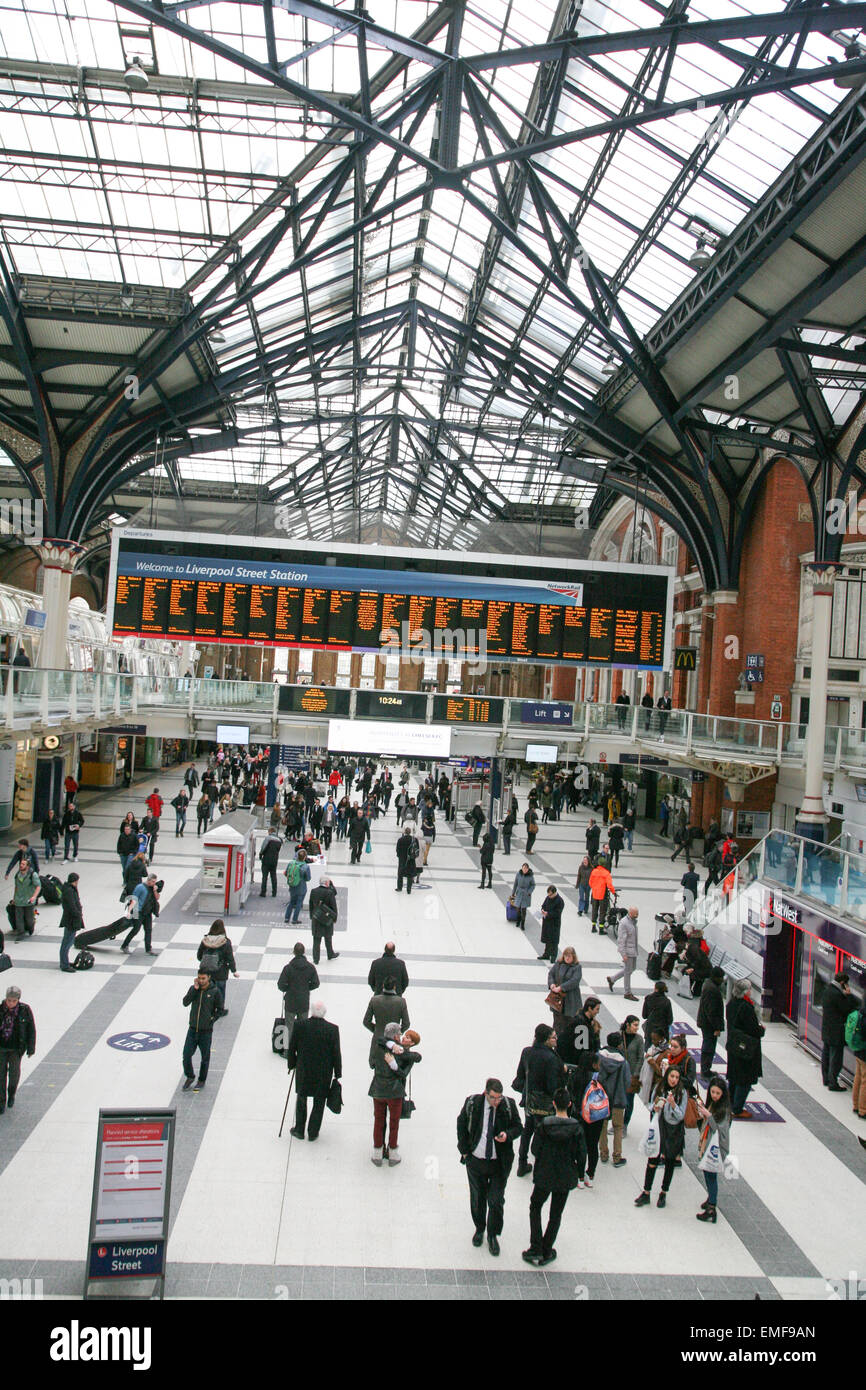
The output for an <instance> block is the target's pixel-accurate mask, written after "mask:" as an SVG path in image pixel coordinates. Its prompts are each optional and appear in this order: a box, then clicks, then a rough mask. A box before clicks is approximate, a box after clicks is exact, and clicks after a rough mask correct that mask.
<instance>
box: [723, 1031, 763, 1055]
mask: <svg viewBox="0 0 866 1390" xmlns="http://www.w3.org/2000/svg"><path fill="white" fill-rule="evenodd" d="M760 1045H761V1042H760V1038H753V1037H752V1035H751V1033H741V1032H740V1030H739V1028H733V1029H731V1030H730V1032H729V1033H728V1056H729V1057H736V1058H738V1059H739V1060H740V1061H741V1062H752V1061H754V1059H755V1058H756V1057H757V1055H758V1048H759V1047H760Z"/></svg>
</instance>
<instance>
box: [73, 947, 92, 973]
mask: <svg viewBox="0 0 866 1390" xmlns="http://www.w3.org/2000/svg"><path fill="white" fill-rule="evenodd" d="M95 959H96V958H95V956H94V955H93V952H92V951H79V952H78V955H77V956H76V957H75V960H74V961H73V962H72V969H73V970H90V969H91V968H92V966H93V963H94V960H95Z"/></svg>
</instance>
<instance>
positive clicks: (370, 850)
mask: <svg viewBox="0 0 866 1390" xmlns="http://www.w3.org/2000/svg"><path fill="white" fill-rule="evenodd" d="M364 853H365V854H372V853H373V846H372V845H371V844H370V841H369V840H368V841H367V843H366V844H365V845H364Z"/></svg>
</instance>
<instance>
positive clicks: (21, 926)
mask: <svg viewBox="0 0 866 1390" xmlns="http://www.w3.org/2000/svg"><path fill="white" fill-rule="evenodd" d="M41 888H42V884H41V883H40V882H39V875H38V874H37V873H36V872H35V871H34V869H33V868H32V866H31V864H30V861H29V859H22V860H20V861H19V864H18V869H17V871H16V874H15V878H14V879H13V894H12V913H13V916H14V918H15V922H14V926H15V940H16V941H20V940H21V938H22V936H32V935H33V928H34V927H35V925H36V899H37V898H38V897H39V893H40V891H41Z"/></svg>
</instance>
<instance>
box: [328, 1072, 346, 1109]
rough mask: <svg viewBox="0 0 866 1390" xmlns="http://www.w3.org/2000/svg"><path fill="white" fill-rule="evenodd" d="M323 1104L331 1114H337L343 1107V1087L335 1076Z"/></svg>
mask: <svg viewBox="0 0 866 1390" xmlns="http://www.w3.org/2000/svg"><path fill="white" fill-rule="evenodd" d="M325 1104H326V1105H327V1107H328V1109H329V1110H330V1111H331V1113H332V1114H333V1115H339V1113H340V1111H341V1110H342V1108H343V1087H342V1086H341V1084H340V1082H339V1080H338V1078H337V1077H336V1076H335V1077H334V1079H333V1081H332V1082H331V1085H330V1089H329V1090H328V1098H327V1100H326V1101H325Z"/></svg>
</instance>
